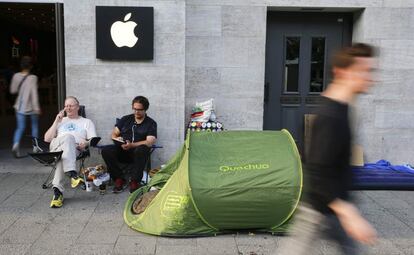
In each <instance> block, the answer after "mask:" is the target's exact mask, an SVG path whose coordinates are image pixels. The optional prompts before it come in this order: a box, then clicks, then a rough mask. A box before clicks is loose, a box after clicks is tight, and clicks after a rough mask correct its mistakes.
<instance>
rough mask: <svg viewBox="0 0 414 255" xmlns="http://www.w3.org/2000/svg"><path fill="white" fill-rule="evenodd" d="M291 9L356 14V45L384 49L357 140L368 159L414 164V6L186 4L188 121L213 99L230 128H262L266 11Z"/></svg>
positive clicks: (256, 0)
mask: <svg viewBox="0 0 414 255" xmlns="http://www.w3.org/2000/svg"><path fill="white" fill-rule="evenodd" d="M285 7H289V8H291V10H298V8H297V7H331V8H334V9H332V10H335V11H348V12H354V13H355V17H356V18H355V23H354V32H353V40H354V41H362V42H368V43H372V44H374V45H376V46H378V47H379V48H380V51H381V54H380V56H379V62H378V70H379V72H378V81H377V82H376V84H375V87H374V88H373V89H372V91H371V93H370V94H369V95H364V96H361V97H360V98H359V99H358V101H357V103H356V105H357V106H358V107H359V112H358V114H356V124H355V134H356V142H358V143H360V144H362V145H363V148H364V152H365V158H366V161H370V162H372V161H376V160H378V159H382V158H383V159H388V160H390V161H392V162H393V163H414V162H413V160H412V158H413V156H412V155H414V147H413V146H411V145H412V141H414V132H413V131H412V130H413V128H414V102H413V100H411V97H412V95H413V92H414V85H413V84H414V53H413V52H414V51H412V50H410V49H412V48H413V46H414V40H413V39H414V35H413V33H412V31H414V20H413V18H412V17H414V1H413V0H408V1H405V0H399V1H395V0H384V1H383V0H352V1H337V0H295V1H292V0H187V1H186V20H187V22H186V80H185V91H186V120H188V114H189V113H190V110H191V106H192V105H193V103H194V102H195V101H197V100H198V101H200V100H204V99H208V98H210V97H213V98H215V99H216V109H217V116H218V117H219V120H221V121H222V122H223V123H224V125H225V127H226V128H228V129H259V130H260V129H262V122H263V106H262V104H263V87H264V86H263V84H264V67H265V37H266V29H265V27H266V12H267V9H280V8H285ZM295 7H296V9H295Z"/></svg>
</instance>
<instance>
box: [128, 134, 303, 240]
mask: <svg viewBox="0 0 414 255" xmlns="http://www.w3.org/2000/svg"><path fill="white" fill-rule="evenodd" d="M151 187H155V188H161V190H160V191H159V193H158V194H157V195H156V197H155V198H154V199H153V200H152V201H151V202H150V204H149V205H148V206H147V207H146V209H145V211H144V212H142V213H140V214H135V213H134V211H133V210H132V207H133V203H134V201H135V200H136V199H137V198H138V197H140V196H142V195H143V194H145V193H146V192H148V191H149V190H150V188H151ZM301 188H302V168H301V161H300V157H299V153H298V151H297V148H296V145H295V142H294V140H293V138H292V136H291V135H290V134H289V132H288V131H286V130H282V131H225V132H220V133H211V132H196V133H190V134H189V135H188V136H187V139H186V141H185V144H184V145H183V147H182V148H181V150H179V151H178V152H177V153H176V155H175V156H174V157H173V158H172V159H171V160H170V161H169V162H168V163H167V165H166V167H165V168H163V169H162V170H161V171H159V172H158V173H157V174H156V175H155V176H154V177H153V178H152V179H151V181H150V182H149V184H148V185H147V186H145V187H142V188H140V189H138V190H137V191H135V192H134V193H132V194H131V195H130V197H129V198H128V200H127V203H126V205H125V210H124V219H125V222H126V223H127V224H128V225H129V226H130V227H131V228H133V229H135V230H138V231H141V232H145V233H149V234H153V235H164V236H197V235H198V236H199V235H214V234H217V233H224V232H228V231H237V230H246V229H249V230H258V231H269V232H284V231H285V230H286V226H287V223H288V222H289V220H290V218H291V216H292V214H293V213H294V211H295V209H296V207H297V205H298V201H299V197H300V194H301Z"/></svg>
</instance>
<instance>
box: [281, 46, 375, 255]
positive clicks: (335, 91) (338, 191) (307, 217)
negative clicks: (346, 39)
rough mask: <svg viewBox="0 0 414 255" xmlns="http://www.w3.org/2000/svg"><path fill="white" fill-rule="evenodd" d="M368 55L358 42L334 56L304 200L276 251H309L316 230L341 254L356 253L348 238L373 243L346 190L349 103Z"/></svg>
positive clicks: (361, 84)
mask: <svg viewBox="0 0 414 255" xmlns="http://www.w3.org/2000/svg"><path fill="white" fill-rule="evenodd" d="M373 57H374V48H373V47H371V46H369V45H367V44H362V43H358V44H354V45H352V46H351V47H348V48H344V49H342V50H341V51H339V52H338V53H336V54H335V55H334V57H333V61H332V66H333V70H332V71H333V80H332V82H331V83H330V85H329V86H328V88H327V89H326V90H325V91H324V92H323V93H322V98H323V103H322V105H321V107H320V108H319V109H318V112H317V116H316V118H315V120H314V124H313V127H312V134H311V144H310V149H309V150H308V151H307V153H308V154H307V156H306V159H307V162H306V166H305V171H304V174H305V179H304V180H305V186H304V203H303V204H302V205H301V206H300V207H299V212H298V213H297V216H296V217H295V220H296V221H295V223H294V226H293V229H292V237H291V238H290V239H288V240H286V243H283V244H282V247H281V250H280V251H279V252H280V253H279V254H295V255H298V254H299V255H300V254H307V255H308V254H314V253H312V251H314V250H313V249H314V248H315V241H316V240H317V239H318V238H319V237H320V235H321V233H324V234H328V237H329V238H330V239H333V240H334V241H335V242H336V243H338V244H339V245H340V248H341V251H342V252H343V253H344V254H357V253H358V249H357V248H356V247H357V246H356V244H355V243H354V241H353V240H356V241H358V242H360V243H364V244H372V243H373V242H374V241H375V239H376V233H375V230H374V229H373V228H372V226H371V225H370V224H369V223H368V222H367V221H366V220H365V219H364V218H363V217H362V216H361V215H360V213H359V211H358V209H357V208H356V207H355V206H354V205H353V204H352V203H351V199H350V195H349V192H348V190H349V189H350V188H351V184H352V172H351V169H350V166H349V161H350V156H351V154H350V151H351V128H350V124H349V117H348V112H349V104H351V103H352V101H353V100H354V99H355V97H356V96H357V95H358V94H362V93H366V92H367V91H368V89H369V87H370V85H371V83H372V69H373V67H374V59H373ZM283 245H285V246H283ZM314 252H315V251H314ZM316 253H317V254H319V253H318V252H317V251H316Z"/></svg>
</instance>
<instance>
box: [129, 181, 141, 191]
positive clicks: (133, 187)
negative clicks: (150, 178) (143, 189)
mask: <svg viewBox="0 0 414 255" xmlns="http://www.w3.org/2000/svg"><path fill="white" fill-rule="evenodd" d="M139 187H140V185H139V183H138V182H137V181H135V180H131V181H130V182H129V193H133V192H134V191H136V190H137V189H139Z"/></svg>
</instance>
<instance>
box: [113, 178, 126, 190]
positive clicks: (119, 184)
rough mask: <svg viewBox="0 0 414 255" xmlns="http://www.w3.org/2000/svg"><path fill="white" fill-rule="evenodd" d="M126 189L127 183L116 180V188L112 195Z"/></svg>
mask: <svg viewBox="0 0 414 255" xmlns="http://www.w3.org/2000/svg"><path fill="white" fill-rule="evenodd" d="M124 189H125V181H124V180H123V179H121V178H118V179H116V180H115V187H114V188H113V189H112V193H121V192H122V191H124Z"/></svg>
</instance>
